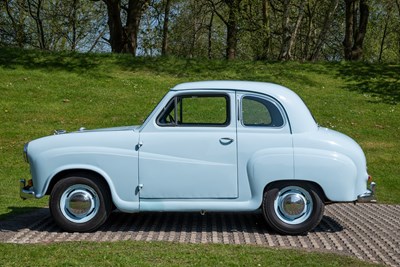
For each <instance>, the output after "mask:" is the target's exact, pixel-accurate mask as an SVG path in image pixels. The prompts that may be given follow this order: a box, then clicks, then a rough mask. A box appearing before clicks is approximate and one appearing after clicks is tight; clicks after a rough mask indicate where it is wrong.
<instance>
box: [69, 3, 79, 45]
mask: <svg viewBox="0 0 400 267" xmlns="http://www.w3.org/2000/svg"><path fill="white" fill-rule="evenodd" d="M78 1H79V0H74V1H73V2H72V14H71V18H70V20H71V25H72V40H71V50H72V51H75V49H76V45H77V44H76V42H77V38H76V26H77V19H78V18H77V16H76V11H77V9H78Z"/></svg>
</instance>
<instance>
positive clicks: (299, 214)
mask: <svg viewBox="0 0 400 267" xmlns="http://www.w3.org/2000/svg"><path fill="white" fill-rule="evenodd" d="M312 208H313V202H312V198H311V195H310V194H309V193H308V192H307V191H306V190H304V189H303V188H301V187H298V186H288V187H285V188H283V189H281V190H280V191H279V193H278V196H277V198H276V199H275V201H274V210H275V213H276V215H277V216H278V217H279V218H280V219H281V220H282V221H283V222H285V223H287V224H299V223H302V222H304V221H305V220H307V219H308V218H309V217H310V215H311V212H312Z"/></svg>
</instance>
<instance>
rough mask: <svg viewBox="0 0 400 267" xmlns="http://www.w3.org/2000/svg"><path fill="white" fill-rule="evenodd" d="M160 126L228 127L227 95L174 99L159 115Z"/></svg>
mask: <svg viewBox="0 0 400 267" xmlns="http://www.w3.org/2000/svg"><path fill="white" fill-rule="evenodd" d="M157 123H158V124H159V125H160V126H199V125H200V126H226V125H228V124H229V97H228V96H227V95H222V94H218V95H202V94H199V95H181V96H177V97H175V98H173V99H172V100H171V101H170V102H169V103H168V105H167V106H166V107H165V108H164V111H163V112H162V113H161V114H160V115H159V117H158V120H157Z"/></svg>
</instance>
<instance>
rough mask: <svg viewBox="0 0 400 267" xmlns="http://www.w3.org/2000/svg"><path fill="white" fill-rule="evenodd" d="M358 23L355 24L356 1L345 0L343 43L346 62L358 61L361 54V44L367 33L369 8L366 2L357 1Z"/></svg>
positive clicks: (364, 0) (363, 0) (362, 0)
mask: <svg viewBox="0 0 400 267" xmlns="http://www.w3.org/2000/svg"><path fill="white" fill-rule="evenodd" d="M359 1H360V2H359V8H360V10H359V12H360V17H359V23H358V25H356V24H357V15H358V14H357V9H356V8H355V4H356V2H357V0H345V7H346V19H345V25H346V26H345V27H346V28H345V38H344V41H343V47H344V57H345V59H346V60H359V59H361V57H362V54H363V42H364V38H365V34H366V32H367V24H368V17H369V7H368V4H367V2H366V0H359Z"/></svg>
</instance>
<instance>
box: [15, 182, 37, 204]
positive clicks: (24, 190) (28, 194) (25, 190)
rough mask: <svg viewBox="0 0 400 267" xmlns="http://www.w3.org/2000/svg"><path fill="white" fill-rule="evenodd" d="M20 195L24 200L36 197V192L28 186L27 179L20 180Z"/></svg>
mask: <svg viewBox="0 0 400 267" xmlns="http://www.w3.org/2000/svg"><path fill="white" fill-rule="evenodd" d="M19 195H20V197H21V198H22V199H24V200H25V199H29V198H35V197H36V194H35V191H33V186H29V185H27V184H26V180H25V179H21V180H19Z"/></svg>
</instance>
